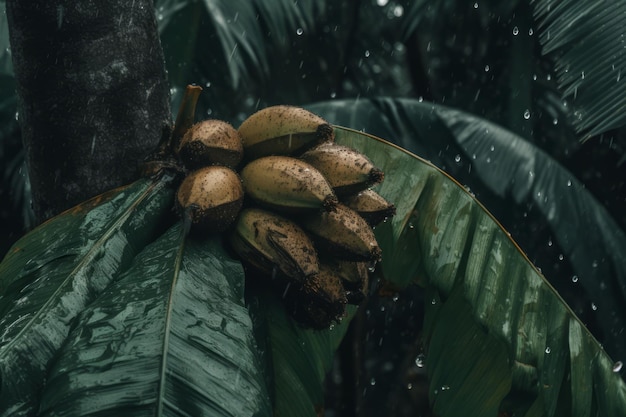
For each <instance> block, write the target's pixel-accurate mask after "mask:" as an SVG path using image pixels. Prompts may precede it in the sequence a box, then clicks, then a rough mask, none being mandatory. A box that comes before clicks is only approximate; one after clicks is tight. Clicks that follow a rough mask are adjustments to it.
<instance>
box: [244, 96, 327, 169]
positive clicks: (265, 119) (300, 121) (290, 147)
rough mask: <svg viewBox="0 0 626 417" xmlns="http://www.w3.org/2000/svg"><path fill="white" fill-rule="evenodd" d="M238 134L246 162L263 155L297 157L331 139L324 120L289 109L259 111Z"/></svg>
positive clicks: (298, 109) (273, 107) (269, 108)
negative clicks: (241, 141)
mask: <svg viewBox="0 0 626 417" xmlns="http://www.w3.org/2000/svg"><path fill="white" fill-rule="evenodd" d="M239 134H240V135H241V138H242V140H243V146H244V151H245V157H246V159H248V160H250V159H256V158H260V157H262V156H267V155H297V154H299V153H301V152H303V151H304V150H306V149H308V148H311V147H313V146H315V145H317V144H319V143H322V142H326V141H332V140H334V137H335V134H334V131H333V128H332V126H331V125H330V124H328V122H326V120H324V119H322V118H321V117H319V116H317V115H315V114H313V113H311V112H310V111H308V110H305V109H302V108H300V107H293V106H272V107H267V108H265V109H262V110H259V111H258V112H256V113H254V114H253V115H251V116H250V117H248V118H247V119H246V120H244V122H243V123H242V124H241V126H239Z"/></svg>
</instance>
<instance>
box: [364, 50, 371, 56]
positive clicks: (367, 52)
mask: <svg viewBox="0 0 626 417" xmlns="http://www.w3.org/2000/svg"><path fill="white" fill-rule="evenodd" d="M369 56H370V51H369V50H366V51H365V58H368V57H369Z"/></svg>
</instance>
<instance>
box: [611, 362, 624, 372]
mask: <svg viewBox="0 0 626 417" xmlns="http://www.w3.org/2000/svg"><path fill="white" fill-rule="evenodd" d="M623 367H624V364H623V363H622V361H617V362H615V363H614V364H613V372H619V371H621V370H622V368H623Z"/></svg>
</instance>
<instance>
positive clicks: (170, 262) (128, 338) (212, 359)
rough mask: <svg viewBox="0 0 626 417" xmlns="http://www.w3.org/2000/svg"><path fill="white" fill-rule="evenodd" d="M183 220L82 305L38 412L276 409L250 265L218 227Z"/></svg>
mask: <svg viewBox="0 0 626 417" xmlns="http://www.w3.org/2000/svg"><path fill="white" fill-rule="evenodd" d="M182 230H183V227H182V223H177V224H176V225H175V226H173V227H172V228H170V230H168V231H167V232H166V233H165V234H164V235H162V236H161V237H160V238H159V239H157V240H156V241H155V242H154V243H152V244H150V245H149V246H147V247H146V248H145V249H144V250H143V251H142V252H141V253H140V254H139V255H138V256H137V257H136V258H135V261H134V262H133V266H132V267H131V268H130V269H129V270H128V271H127V272H126V273H124V275H123V276H121V277H120V279H119V280H117V281H116V282H115V283H113V284H112V285H111V286H109V287H108V288H107V290H106V291H105V292H104V293H103V294H102V295H101V296H100V297H99V298H98V299H97V300H96V301H95V302H94V303H93V304H92V305H91V306H90V307H89V308H88V309H87V310H85V311H84V312H83V314H81V316H80V319H79V322H78V324H77V325H76V326H75V328H74V329H73V331H72V333H71V334H70V336H69V338H68V340H67V342H66V344H65V346H64V348H63V349H62V350H61V351H60V352H59V355H60V358H59V359H58V361H57V362H56V363H55V365H54V366H53V367H52V370H51V372H50V375H49V378H48V383H47V385H46V387H45V390H44V393H43V398H42V401H41V407H40V410H39V415H42V416H44V415H45V416H47V415H55V416H74V415H81V416H86V415H98V416H103V415H112V416H120V415H131V414H132V415H156V416H161V415H180V416H253V415H254V416H270V415H271V414H272V413H271V405H270V402H269V397H268V395H267V394H266V389H265V381H264V380H263V373H262V367H261V366H260V362H259V358H258V356H257V348H256V344H255V342H254V338H253V334H252V322H251V320H250V316H249V315H248V311H247V309H246V308H245V307H244V305H243V289H244V274H243V268H242V267H241V264H240V263H239V262H238V261H237V260H234V259H232V258H230V257H229V256H228V255H227V254H226V253H225V252H224V250H223V247H222V243H221V240H220V238H219V236H213V237H209V238H207V239H197V238H189V239H187V240H185V238H184V235H183V233H182Z"/></svg>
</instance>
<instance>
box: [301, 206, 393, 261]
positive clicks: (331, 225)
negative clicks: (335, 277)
mask: <svg viewBox="0 0 626 417" xmlns="http://www.w3.org/2000/svg"><path fill="white" fill-rule="evenodd" d="M300 224H301V225H302V227H303V228H304V229H305V230H307V231H308V232H309V233H311V234H312V235H313V237H314V238H315V240H317V244H318V247H319V248H320V249H324V250H325V251H326V252H328V253H332V254H333V256H336V257H337V258H339V259H344V260H349V261H378V260H380V256H381V253H382V251H381V249H380V246H378V242H377V241H376V237H375V236H374V231H373V230H372V228H371V227H370V225H369V224H367V222H366V221H365V220H364V219H363V218H362V217H361V216H359V214H358V213H357V212H356V211H354V210H352V209H350V208H348V207H346V206H345V205H343V204H337V206H336V207H335V210H334V211H332V212H318V213H315V214H312V215H309V216H303V217H302V219H301V221H300Z"/></svg>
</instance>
